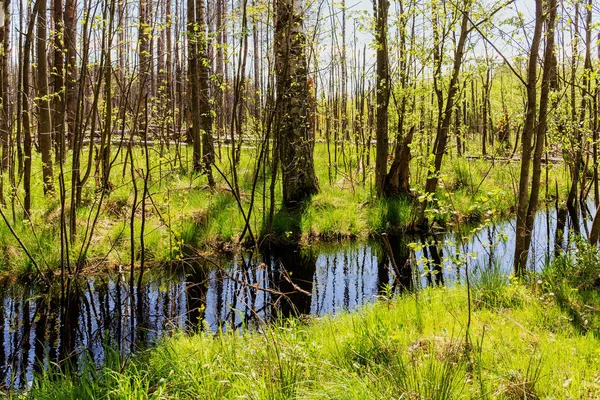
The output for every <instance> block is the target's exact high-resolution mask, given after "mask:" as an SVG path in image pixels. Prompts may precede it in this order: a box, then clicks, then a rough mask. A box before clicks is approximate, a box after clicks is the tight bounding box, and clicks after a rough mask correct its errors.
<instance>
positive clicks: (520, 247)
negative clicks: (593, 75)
mask: <svg viewBox="0 0 600 400" xmlns="http://www.w3.org/2000/svg"><path fill="white" fill-rule="evenodd" d="M555 1H556V0H551V3H552V4H556V3H555ZM535 3H536V12H535V28H534V32H533V39H532V42H531V50H530V52H529V65H528V70H527V109H526V114H525V124H524V125H523V135H522V138H521V145H522V153H521V174H520V177H519V199H518V203H517V229H516V238H515V254H514V267H515V274H516V275H518V276H521V275H523V274H524V273H525V269H526V267H527V257H528V254H529V244H530V242H531V228H529V223H528V220H529V215H528V214H529V213H530V210H531V211H533V210H535V207H536V206H537V196H538V191H539V175H540V174H539V173H538V174H537V175H538V176H537V185H536V187H535V188H534V187H533V183H532V191H531V195H532V198H531V200H530V199H529V198H528V196H529V182H530V176H529V170H530V164H531V159H532V141H533V136H534V135H535V134H536V116H535V114H536V111H537V87H536V84H537V82H536V80H537V61H538V54H539V48H540V42H541V39H542V30H543V24H544V11H543V8H544V7H543V0H536V2H535ZM551 9H554V10H555V9H556V7H555V6H554V7H551ZM555 12H556V11H554V17H555V16H556V14H555ZM550 18H552V15H550ZM551 29H552V31H551V33H552V34H551V35H549V36H548V43H547V44H546V48H547V50H546V53H545V57H544V62H545V64H544V78H543V83H542V87H543V88H544V87H545V86H544V85H547V88H548V89H549V78H550V76H549V72H550V65H551V64H552V63H551V62H548V58H547V57H548V56H549V55H550V56H551V55H552V52H549V51H548V47H551V48H552V49H551V50H552V51H553V47H554V27H553V26H552V28H551ZM544 93H545V96H548V91H547V90H546V89H544V90H543V93H542V95H544ZM547 100H548V99H547V97H546V99H545V100H543V101H542V100H540V107H541V106H545V107H546V109H545V110H544V114H542V110H540V115H541V116H542V119H543V120H540V121H539V124H538V131H537V135H536V136H537V138H536V140H537V142H536V149H535V157H538V154H539V157H538V158H540V160H537V161H538V162H540V166H541V151H542V150H543V145H544V143H543V135H545V131H546V126H545V120H546V115H545V113H546V112H547ZM542 124H544V126H541V125H542ZM538 147H539V149H538ZM536 165H537V164H536ZM536 168H540V167H537V166H534V177H535V170H536ZM538 172H539V171H538ZM534 193H535V195H534Z"/></svg>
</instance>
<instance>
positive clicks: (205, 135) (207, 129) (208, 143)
mask: <svg viewBox="0 0 600 400" xmlns="http://www.w3.org/2000/svg"><path fill="white" fill-rule="evenodd" d="M196 22H197V25H198V31H199V38H198V42H197V44H196V45H197V50H198V58H199V63H198V101H199V104H198V111H199V112H200V118H199V122H200V126H199V128H200V135H201V137H202V167H203V170H204V172H205V173H206V176H207V179H208V185H209V186H210V187H211V188H214V187H215V180H214V178H213V174H212V164H213V163H214V161H215V154H214V146H213V138H212V123H213V119H212V110H211V105H210V103H211V98H210V84H209V81H210V67H209V65H210V64H209V60H208V46H207V44H208V42H207V37H206V13H205V7H204V0H196ZM194 154H195V153H194Z"/></svg>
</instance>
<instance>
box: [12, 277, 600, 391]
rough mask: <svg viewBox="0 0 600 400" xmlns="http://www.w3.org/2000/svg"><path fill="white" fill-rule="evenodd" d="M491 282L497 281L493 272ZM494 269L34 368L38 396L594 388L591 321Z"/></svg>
mask: <svg viewBox="0 0 600 400" xmlns="http://www.w3.org/2000/svg"><path fill="white" fill-rule="evenodd" d="M500 282H503V283H502V284H500ZM535 282H536V283H534V284H533V285H528V286H525V285H524V284H522V283H520V282H519V281H516V280H510V279H503V278H499V277H498V276H491V277H488V278H487V279H480V280H478V281H476V283H475V284H474V285H473V287H472V301H471V306H472V315H471V327H470V330H469V336H468V339H467V335H466V333H467V319H468V304H469V303H468V292H467V288H466V287H465V286H461V285H458V286H455V287H453V288H431V289H425V290H423V291H421V292H419V293H418V294H417V295H415V294H414V293H412V294H405V295H402V296H400V297H398V298H394V299H382V300H380V301H378V302H376V303H374V304H371V305H368V306H365V307H363V308H362V309H361V310H359V311H358V312H356V313H352V314H341V315H336V316H330V317H324V318H320V319H312V320H309V321H308V322H306V321H305V322H300V321H298V320H294V319H292V320H288V321H285V322H281V323H275V324H273V325H269V326H265V327H264V329H263V330H262V331H261V332H251V333H249V332H246V333H242V334H240V333H239V332H228V333H217V334H208V333H206V334H202V333H201V334H193V335H186V334H184V333H181V334H178V335H176V336H174V337H172V338H168V339H165V340H163V341H162V342H161V343H160V344H159V345H158V346H157V347H155V348H153V349H150V350H147V351H145V352H143V353H141V354H138V355H137V356H136V357H135V358H134V359H133V360H132V361H130V362H127V363H126V364H125V365H126V366H125V367H124V368H122V367H121V364H120V362H119V360H118V357H114V358H113V359H112V360H111V361H110V362H109V365H107V366H106V367H104V368H103V369H102V370H100V371H95V369H94V367H92V366H90V367H89V369H88V370H87V372H84V373H83V376H82V377H80V378H74V379H73V378H72V377H70V376H67V377H65V376H63V375H58V376H56V375H54V376H52V375H47V376H43V377H38V378H37V379H36V380H35V381H34V384H33V388H32V390H31V391H30V392H28V393H27V394H23V395H22V397H32V398H36V399H44V398H52V399H78V398H80V399H83V398H96V399H103V398H107V399H108V398H110V399H113V398H114V399H117V398H120V399H130V398H135V399H145V398H152V399H174V398H186V399H200V398H202V399H208V398H214V399H221V398H253V399H288V398H303V399H310V398H335V399H338V398H339V399H386V398H395V399H397V398H402V399H404V398H406V399H450V398H465V399H481V398H485V399H525V398H527V399H534V398H552V399H580V398H598V397H599V396H600V341H599V339H598V335H597V334H598V332H600V331H597V329H598V328H599V327H600V326H596V327H595V328H594V329H596V331H594V329H592V330H589V331H587V332H582V331H581V330H580V329H578V328H577V327H576V326H574V324H573V323H572V322H573V319H572V317H571V316H570V315H569V313H567V312H565V310H564V309H563V308H561V307H560V306H559V305H557V302H555V298H554V296H552V292H550V291H549V290H548V288H547V287H546V289H544V287H545V284H539V283H537V281H535Z"/></svg>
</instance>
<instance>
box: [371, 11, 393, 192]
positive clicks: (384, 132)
mask: <svg viewBox="0 0 600 400" xmlns="http://www.w3.org/2000/svg"><path fill="white" fill-rule="evenodd" d="M373 5H374V10H373V11H374V13H375V41H376V43H377V46H376V47H377V77H376V83H375V84H376V92H377V96H376V103H377V105H376V119H377V122H376V130H375V137H376V140H377V149H376V153H375V187H376V190H377V196H378V197H380V196H382V195H383V194H384V186H385V177H386V172H387V159H388V151H389V150H388V147H389V139H388V105H389V100H390V76H389V65H388V64H389V63H388V45H387V23H388V9H389V6H390V5H389V2H388V0H377V2H375V3H373Z"/></svg>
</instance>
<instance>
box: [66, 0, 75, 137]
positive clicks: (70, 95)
mask: <svg viewBox="0 0 600 400" xmlns="http://www.w3.org/2000/svg"><path fill="white" fill-rule="evenodd" d="M76 34H77V1H76V0H65V13H64V48H65V50H66V52H65V57H66V62H67V65H66V74H65V77H66V82H65V97H64V102H65V110H66V112H65V118H66V120H67V124H66V125H67V126H66V128H67V131H68V132H67V135H68V138H69V145H70V146H71V147H72V146H73V141H74V140H75V136H74V135H75V123H76V121H75V114H76V108H77V53H76V44H77V36H76Z"/></svg>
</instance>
